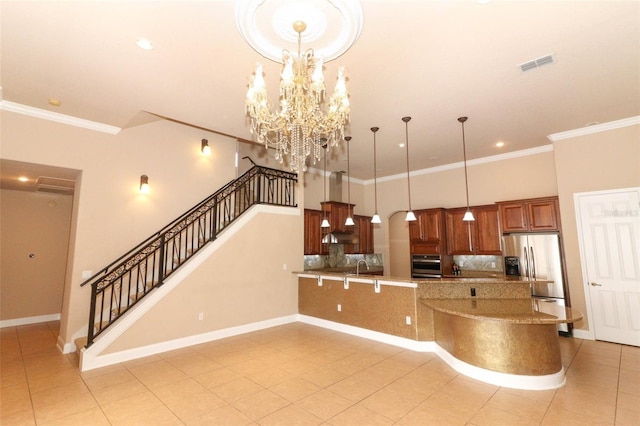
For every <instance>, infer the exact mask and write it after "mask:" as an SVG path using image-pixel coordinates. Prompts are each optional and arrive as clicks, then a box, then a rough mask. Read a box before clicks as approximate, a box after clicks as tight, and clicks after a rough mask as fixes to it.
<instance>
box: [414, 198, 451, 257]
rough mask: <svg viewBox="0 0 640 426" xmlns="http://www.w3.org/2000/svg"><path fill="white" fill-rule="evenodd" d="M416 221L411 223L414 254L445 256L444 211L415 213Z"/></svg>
mask: <svg viewBox="0 0 640 426" xmlns="http://www.w3.org/2000/svg"><path fill="white" fill-rule="evenodd" d="M414 213H415V215H416V220H414V221H412V222H409V241H410V244H411V253H412V254H444V248H445V232H444V229H445V221H444V209H428V210H416V211H414Z"/></svg>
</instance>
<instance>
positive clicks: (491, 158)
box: [364, 145, 553, 185]
mask: <svg viewBox="0 0 640 426" xmlns="http://www.w3.org/2000/svg"><path fill="white" fill-rule="evenodd" d="M551 151H553V145H543V146H539V147H535V148H529V149H522V150H520V151H513V152H506V153H504V154H498V155H491V156H489V157H482V158H476V159H474V160H467V166H477V165H480V164H487V163H494V162H496V161H504V160H509V159H512V158H518V157H526V156H529V155H537V154H541V153H544V152H551ZM463 167H464V162H462V161H459V162H457V163H451V164H444V165H442V166H436V167H430V168H428V169H420V170H414V171H412V172H410V173H409V176H411V177H414V176H420V175H428V174H431V173H439V172H444V171H446V170H454V169H461V168H463ZM406 178H407V173H406V172H405V173H399V174H396V175H390V176H385V177H382V178H378V182H390V181H393V180H398V179H406ZM373 183H374V182H373V179H368V180H366V181H364V184H365V185H372V184H373Z"/></svg>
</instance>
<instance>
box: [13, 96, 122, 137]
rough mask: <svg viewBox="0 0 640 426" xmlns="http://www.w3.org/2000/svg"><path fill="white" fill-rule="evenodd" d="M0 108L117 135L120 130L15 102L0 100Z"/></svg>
mask: <svg viewBox="0 0 640 426" xmlns="http://www.w3.org/2000/svg"><path fill="white" fill-rule="evenodd" d="M0 109H1V110H3V111H9V112H15V113H16V114H22V115H28V116H30V117H35V118H41V119H43V120H49V121H54V122H56V123H62V124H67V125H69V126H74V127H81V128H83V129H89V130H95V131H96V132H102V133H108V134H110V135H117V134H118V133H120V130H122V129H121V128H120V127H116V126H110V125H108V124H104V123H98V122H97V121H91V120H85V119H83V118H78V117H74V116H72V115H66V114H60V113H59V112H53V111H47V110H46V109H40V108H34V107H30V106H27V105H22V104H17V103H15V102H9V101H0Z"/></svg>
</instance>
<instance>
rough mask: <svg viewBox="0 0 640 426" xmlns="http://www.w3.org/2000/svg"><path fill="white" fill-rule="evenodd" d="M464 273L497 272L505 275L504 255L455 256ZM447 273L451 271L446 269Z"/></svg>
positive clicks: (454, 259)
mask: <svg viewBox="0 0 640 426" xmlns="http://www.w3.org/2000/svg"><path fill="white" fill-rule="evenodd" d="M453 261H454V262H455V263H456V264H457V265H458V267H459V268H460V270H461V271H462V274H463V275H464V274H465V272H466V273H467V274H476V273H477V274H497V275H504V258H503V257H502V256H463V255H455V256H453ZM444 273H445V274H447V273H449V271H444Z"/></svg>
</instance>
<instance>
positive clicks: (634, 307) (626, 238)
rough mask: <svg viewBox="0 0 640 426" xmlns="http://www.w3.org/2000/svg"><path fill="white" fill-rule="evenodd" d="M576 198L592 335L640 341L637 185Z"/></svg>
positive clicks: (639, 208) (637, 343) (639, 199)
mask: <svg viewBox="0 0 640 426" xmlns="http://www.w3.org/2000/svg"><path fill="white" fill-rule="evenodd" d="M576 202H577V203H576V204H578V206H577V207H578V212H577V214H578V219H579V222H578V227H579V229H578V231H579V232H580V233H581V239H580V243H581V251H582V261H583V271H585V272H586V276H585V280H586V283H585V286H586V292H587V293H588V294H587V295H588V299H589V303H590V308H591V315H590V319H589V322H590V323H591V324H592V326H591V327H592V328H593V330H594V332H595V338H596V339H598V340H606V341H609V342H617V343H623V344H628V345H635V346H640V260H639V259H638V257H639V256H640V188H632V189H625V190H620V191H611V192H606V193H603V192H598V193H585V194H578V195H576Z"/></svg>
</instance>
